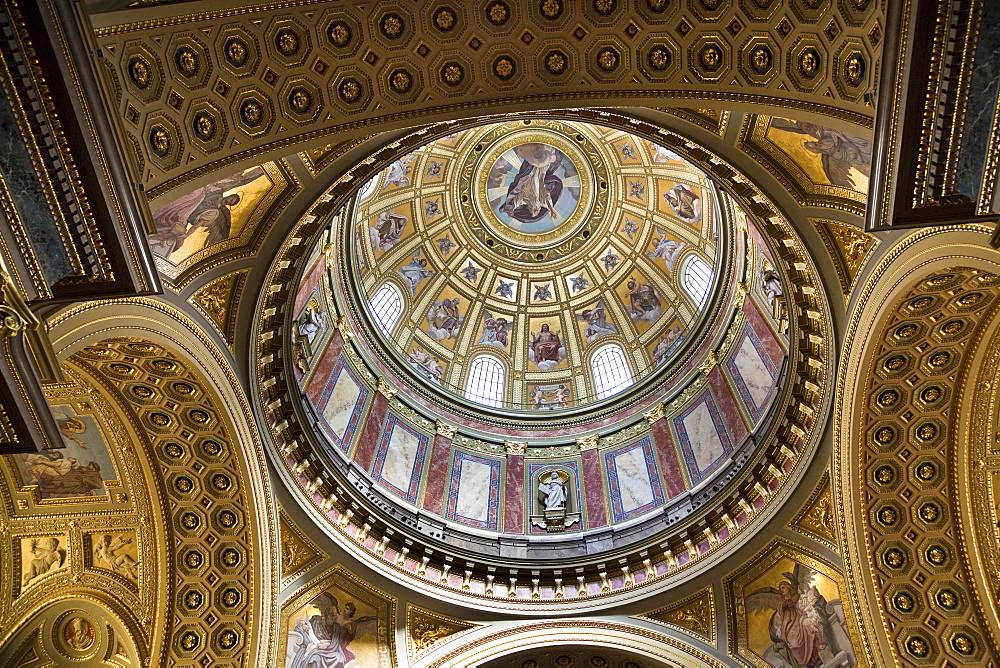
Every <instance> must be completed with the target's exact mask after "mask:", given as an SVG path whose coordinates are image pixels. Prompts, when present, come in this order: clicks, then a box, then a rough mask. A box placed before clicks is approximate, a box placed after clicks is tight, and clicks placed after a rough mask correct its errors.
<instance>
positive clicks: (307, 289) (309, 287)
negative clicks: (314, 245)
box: [292, 253, 326, 315]
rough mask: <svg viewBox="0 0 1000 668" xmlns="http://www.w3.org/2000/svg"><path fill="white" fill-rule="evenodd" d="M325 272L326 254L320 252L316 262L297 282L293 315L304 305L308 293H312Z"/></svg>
mask: <svg viewBox="0 0 1000 668" xmlns="http://www.w3.org/2000/svg"><path fill="white" fill-rule="evenodd" d="M325 273H326V256H325V255H323V254H322V253H320V254H319V258H318V259H317V260H316V264H314V265H313V266H312V267H311V268H310V269H309V271H307V272H306V274H305V276H303V277H302V281H301V282H300V283H299V289H298V292H296V293H295V305H294V307H293V310H292V314H293V315H298V313H299V311H301V310H302V309H303V308H304V307H305V305H306V301H308V299H309V295H310V293H312V291H313V288H315V287H316V286H317V285H319V282H320V281H321V280H322V279H323V274H325Z"/></svg>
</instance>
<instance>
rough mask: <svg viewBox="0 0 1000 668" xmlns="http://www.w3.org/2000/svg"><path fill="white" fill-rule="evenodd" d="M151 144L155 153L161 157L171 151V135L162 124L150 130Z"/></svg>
mask: <svg viewBox="0 0 1000 668" xmlns="http://www.w3.org/2000/svg"><path fill="white" fill-rule="evenodd" d="M149 145H150V147H151V148H152V149H153V153H155V154H156V155H158V156H159V157H161V158H162V157H164V156H166V155H167V154H168V153H170V135H169V134H168V133H167V130H166V128H164V127H163V126H162V125H154V126H153V129H152V130H150V131H149Z"/></svg>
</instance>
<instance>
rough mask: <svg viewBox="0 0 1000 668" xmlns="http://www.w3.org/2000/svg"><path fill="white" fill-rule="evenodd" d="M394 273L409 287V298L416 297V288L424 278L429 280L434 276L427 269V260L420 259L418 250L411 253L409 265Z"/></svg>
mask: <svg viewBox="0 0 1000 668" xmlns="http://www.w3.org/2000/svg"><path fill="white" fill-rule="evenodd" d="M396 273H398V274H399V275H400V276H402V277H403V280H404V281H405V282H406V285H408V286H409V288H410V296H411V297H416V296H417V288H418V287H419V286H420V284H421V283H422V282H423V281H424V279H425V278H430V277H431V276H433V275H434V270H433V269H428V268H427V259H426V258H423V257H421V252H420V250H419V249H418V250H417V251H416V252H415V253H413V257H412V258H411V259H410V263H409V264H407V265H404V266H402V267H400V268H399V269H397V270H396Z"/></svg>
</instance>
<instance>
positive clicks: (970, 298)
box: [958, 292, 983, 306]
mask: <svg viewBox="0 0 1000 668" xmlns="http://www.w3.org/2000/svg"><path fill="white" fill-rule="evenodd" d="M982 299H983V293H981V292H970V293H969V294H967V295H963V296H962V297H961V298H959V300H958V303H959V305H961V306H973V305H974V304H978V303H979V302H980V301H982Z"/></svg>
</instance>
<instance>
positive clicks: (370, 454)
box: [354, 392, 389, 471]
mask: <svg viewBox="0 0 1000 668" xmlns="http://www.w3.org/2000/svg"><path fill="white" fill-rule="evenodd" d="M388 410H389V400H388V399H386V398H385V395H384V394H382V393H381V392H376V393H375V398H374V399H373V400H372V407H371V410H370V411H369V412H368V419H367V420H365V430H364V431H363V432H362V433H361V438H360V439H358V446H357V449H356V450H355V451H354V461H355V462H357V464H358V466H360V467H361V468H363V469H364V470H365V471H367V470H368V469H369V468H371V465H372V459H373V458H374V456H375V449H376V448H377V447H378V441H379V437H380V436H381V435H382V421H383V420H384V419H385V414H386V412H387V411H388Z"/></svg>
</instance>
